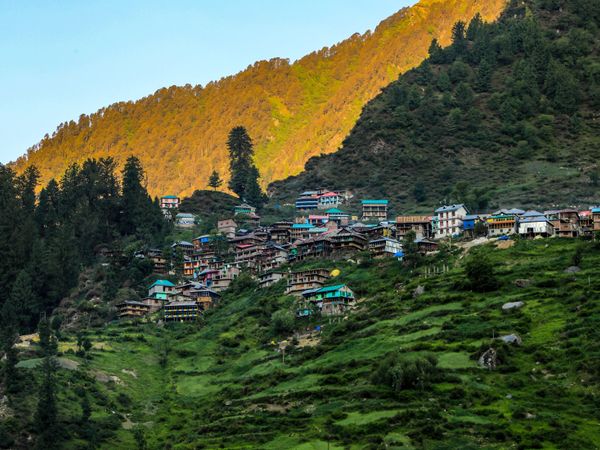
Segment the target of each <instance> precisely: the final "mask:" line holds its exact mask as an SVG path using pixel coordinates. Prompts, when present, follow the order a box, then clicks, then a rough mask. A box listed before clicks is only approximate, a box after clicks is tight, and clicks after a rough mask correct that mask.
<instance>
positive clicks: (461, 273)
mask: <svg viewBox="0 0 600 450" xmlns="http://www.w3.org/2000/svg"><path fill="white" fill-rule="evenodd" d="M578 249H579V250H578ZM471 252H475V254H474V255H470V256H469V257H467V258H466V260H468V261H469V260H470V259H469V258H470V257H474V258H476V259H480V258H487V259H488V260H489V261H490V263H491V264H493V266H494V267H495V268H496V274H495V276H496V277H497V279H498V289H497V290H495V291H494V292H488V293H480V292H472V291H471V290H470V289H469V288H467V287H465V280H466V277H465V264H464V261H465V259H461V257H460V255H458V254H456V255H454V256H451V253H446V254H445V255H446V256H442V255H438V256H435V257H430V258H427V261H426V264H424V265H423V266H422V267H420V268H419V269H418V270H417V271H414V270H412V269H410V268H408V267H405V266H403V265H402V264H400V263H399V262H398V261H395V260H391V259H388V260H377V261H369V260H364V261H363V262H362V263H361V264H359V265H357V264H353V263H350V262H347V261H337V262H334V261H328V260H322V261H318V262H315V263H313V264H319V265H322V266H323V267H325V268H328V269H333V268H337V269H339V270H340V271H341V274H340V276H339V281H340V282H341V283H347V284H348V285H349V286H350V287H351V288H352V289H353V290H354V292H355V293H356V294H357V295H358V296H359V298H360V302H359V304H358V308H357V309H356V310H354V311H353V312H351V313H350V314H348V317H346V318H344V319H338V320H328V319H327V318H323V319H321V318H315V320H312V321H307V320H308V319H299V320H298V321H296V323H295V324H294V325H293V327H294V328H295V330H296V331H297V332H298V334H299V335H300V336H299V337H297V338H293V337H292V331H291V330H289V329H287V330H284V331H281V328H282V326H281V324H280V325H278V326H277V327H276V326H275V322H274V321H273V320H272V317H277V316H279V315H280V313H278V312H280V311H287V312H288V313H290V312H291V311H293V310H294V300H293V299H292V298H290V297H289V296H285V295H283V291H284V288H285V286H284V284H282V283H279V284H277V285H274V286H272V287H270V288H268V289H257V288H256V284H255V283H254V282H252V281H251V280H249V279H248V278H246V277H241V278H239V279H238V282H237V283H236V284H235V285H234V286H233V288H232V289H231V290H229V291H227V292H225V293H224V296H223V299H222V301H221V303H220V305H219V306H217V307H216V308H215V309H213V310H211V311H210V312H209V313H206V315H205V317H204V320H203V321H202V322H201V323H200V324H178V323H172V324H169V325H166V326H157V324H156V323H135V322H134V323H127V322H125V323H123V322H121V323H118V322H116V323H115V322H113V323H111V324H108V325H106V326H104V327H96V328H91V327H90V328H87V329H86V330H85V336H86V337H87V339H89V340H90V341H91V344H92V348H91V350H90V351H88V352H81V351H77V352H76V351H75V349H76V348H77V341H78V340H79V339H81V337H80V336H81V335H80V334H78V333H75V332H68V331H64V332H63V333H61V341H60V343H59V351H60V352H61V353H60V354H61V357H60V358H59V363H60V365H61V369H59V370H58V373H57V375H56V377H57V387H56V390H57V392H56V394H57V398H58V413H59V418H60V422H59V424H58V425H57V427H56V428H57V429H59V430H60V432H59V433H57V437H58V439H60V441H59V442H58V443H57V448H88V447H89V446H93V447H95V448H102V449H131V448H150V449H155V448H172V449H192V448H209V449H215V448H227V449H251V448H252V449H255V448H256V449H258V448H260V449H273V450H275V449H277V450H280V449H281V450H283V449H296V450H301V449H323V450H324V449H326V448H331V449H343V448H352V449H380V448H407V449H449V448H452V449H478V448H497V449H504V448H522V449H531V448H564V449H588V448H589V449H591V448H595V447H596V446H597V443H598V441H599V440H600V428H599V426H598V419H599V417H600V416H599V412H598V411H599V410H598V388H599V386H600V385H599V383H600V368H599V366H598V364H597V362H598V358H599V357H600V353H599V351H600V346H599V343H598V326H599V325H600V324H599V320H600V319H599V318H600V303H599V302H598V301H595V299H597V298H598V294H599V293H600V278H599V277H598V271H597V267H598V265H599V264H600V248H599V247H598V243H593V242H581V241H578V240H574V239H573V240H571V239H547V240H541V241H525V240H522V241H518V242H516V243H515V245H514V246H512V247H511V248H508V249H500V248H496V246H495V245H494V244H490V245H486V246H482V247H479V248H475V249H472V250H471V251H470V253H471ZM459 253H460V252H459ZM576 254H579V255H580V258H579V259H580V261H579V265H580V267H581V272H579V273H577V274H573V273H566V272H565V269H566V268H567V267H569V266H570V265H572V264H573V262H572V260H573V257H574V255H576ZM444 265H446V266H449V271H448V272H447V273H444V274H439V275H429V276H426V275H425V269H426V268H427V267H429V268H431V267H433V266H436V267H441V266H444ZM295 268H297V267H295ZM524 277H525V278H526V279H524ZM86 281H87V280H86ZM98 283H101V282H99V281H98V278H93V277H92V278H91V280H90V281H89V282H87V283H86V284H85V285H84V286H85V289H82V292H81V293H80V294H79V295H80V297H81V298H80V300H79V301H78V303H76V305H77V308H79V309H78V315H79V316H81V317H82V318H85V317H86V315H87V314H90V315H91V314H95V313H97V311H94V310H93V308H90V302H89V300H88V298H89V297H88V296H87V292H88V291H90V292H91V291H93V290H97V289H98V287H96V284H98ZM419 286H421V288H420V291H423V293H422V294H421V295H414V294H413V292H415V290H416V289H417V287H419ZM100 289H101V287H100ZM93 295H95V294H93ZM507 302H522V303H523V304H522V307H521V308H520V309H513V310H509V311H505V310H503V308H502V306H503V305H504V304H505V303H507ZM276 313H277V314H276ZM292 317H293V316H292ZM317 325H320V330H319V331H317V330H316V326H317ZM513 334H514V335H516V336H518V338H516V339H517V342H519V343H520V345H518V344H505V343H503V342H502V341H501V340H500V339H499V338H500V337H503V336H510V335H513ZM279 343H281V346H282V347H283V346H285V345H287V349H286V352H285V360H284V359H283V355H282V354H281V352H279V351H278V348H279ZM490 348H492V349H494V350H495V351H496V355H497V364H496V367H495V369H494V370H488V369H484V368H481V367H479V366H478V364H477V361H478V359H479V358H480V356H481V355H483V354H484V353H485V352H487V351H488V350H489V349H490ZM36 349H37V346H35V345H34V346H32V347H22V348H21V350H20V355H19V359H20V362H19V364H18V365H17V373H18V374H19V376H20V379H21V380H22V381H21V383H22V385H23V388H22V390H21V391H20V393H19V394H9V395H10V398H11V400H12V401H11V402H10V403H5V406H4V407H3V410H2V411H3V414H4V415H3V420H0V447H2V448H31V446H32V442H34V441H33V440H32V436H31V435H32V434H33V435H35V434H38V433H40V431H41V430H40V428H39V427H37V426H34V422H32V421H33V419H32V414H31V413H30V411H31V409H32V408H35V406H34V405H35V404H36V398H35V396H36V392H37V389H35V388H34V387H33V382H32V381H31V380H32V379H33V376H34V375H35V374H36V372H37V376H38V377H40V378H41V374H40V373H39V372H40V370H32V369H33V368H34V367H36V365H39V364H40V359H36V358H35V353H34V351H35V350H36ZM86 401H87V402H88V406H87V409H88V410H89V411H91V412H92V414H91V417H90V418H89V420H85V419H82V417H85V409H84V406H83V405H85V402H86ZM82 411H83V414H82ZM88 415H89V414H88ZM34 439H35V437H34ZM15 441H16V442H15ZM140 442H147V445H140ZM136 443H137V444H136Z"/></svg>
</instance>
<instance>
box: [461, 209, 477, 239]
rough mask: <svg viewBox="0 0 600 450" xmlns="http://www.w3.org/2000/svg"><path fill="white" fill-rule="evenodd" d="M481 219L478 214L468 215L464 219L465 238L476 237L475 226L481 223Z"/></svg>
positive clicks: (463, 231)
mask: <svg viewBox="0 0 600 450" xmlns="http://www.w3.org/2000/svg"><path fill="white" fill-rule="evenodd" d="M480 222H481V219H480V217H479V216H478V215H477V214H467V215H465V216H464V217H463V219H462V233H463V235H464V236H466V237H469V238H472V237H474V236H475V225H476V224H477V223H480Z"/></svg>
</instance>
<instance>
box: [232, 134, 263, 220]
mask: <svg viewBox="0 0 600 450" xmlns="http://www.w3.org/2000/svg"><path fill="white" fill-rule="evenodd" d="M227 147H228V148H229V170H230V171H231V179H230V180H229V189H231V190H232V191H233V192H235V193H236V194H237V195H238V197H240V198H241V199H243V200H244V201H247V202H249V203H252V204H253V206H256V207H257V208H259V207H261V206H262V205H263V204H264V194H263V193H262V191H261V189H260V185H259V184H258V179H259V178H260V174H259V172H258V169H257V168H256V166H255V165H254V162H253V160H252V158H253V156H254V148H253V146H252V140H251V139H250V136H249V135H248V132H247V131H246V129H245V128H244V127H235V128H233V129H232V130H231V131H230V133H229V139H228V140H227Z"/></svg>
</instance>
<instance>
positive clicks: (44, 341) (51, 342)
mask: <svg viewBox="0 0 600 450" xmlns="http://www.w3.org/2000/svg"><path fill="white" fill-rule="evenodd" d="M38 334H39V337H40V350H41V353H42V355H44V356H45V357H47V358H48V357H51V356H54V355H56V351H57V349H58V343H57V342H56V338H55V337H54V335H53V333H52V330H51V329H50V321H49V320H48V318H47V317H46V316H44V317H42V319H41V320H40V323H39V325H38Z"/></svg>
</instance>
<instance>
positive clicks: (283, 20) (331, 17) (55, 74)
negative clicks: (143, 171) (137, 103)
mask: <svg viewBox="0 0 600 450" xmlns="http://www.w3.org/2000/svg"><path fill="white" fill-rule="evenodd" d="M415 2H416V1H415V0H196V1H177V0H173V1H166V0H165V1H153V0H145V1H141V0H96V1H88V0H77V1H75V0H73V1H71V0H62V1H58V0H43V1H42V0H27V1H23V0H0V162H3V163H6V162H8V161H11V160H14V159H15V158H16V157H18V156H19V155H21V154H23V153H24V152H25V150H26V149H27V148H28V147H30V146H31V145H32V144H35V143H36V142H38V141H39V140H40V139H41V138H42V136H43V135H44V134H45V133H49V134H51V133H52V131H54V130H55V128H56V126H57V125H58V124H59V123H61V122H64V121H68V120H77V118H78V117H79V115H80V114H82V113H86V114H87V113H91V112H94V111H96V110H97V109H99V108H101V107H103V106H106V105H109V104H111V103H114V102H116V101H120V100H133V99H137V98H140V97H143V96H145V95H148V94H150V93H153V92H154V91H156V90H157V89H159V88H161V87H163V86H171V85H184V84H186V83H190V84H192V85H195V84H206V83H207V82H208V81H211V80H215V79H219V78H221V77H222V76H226V75H231V74H234V73H237V72H239V71H240V70H242V69H244V68H246V67H247V66H248V65H249V64H252V63H253V62H254V61H256V60H259V59H269V58H272V57H275V56H279V57H284V58H290V59H292V60H294V59H297V58H299V57H301V56H302V55H304V54H306V53H309V52H311V51H313V50H317V49H320V48H322V47H324V46H329V45H331V44H335V43H336V42H339V41H341V40H343V39H345V38H346V37H348V36H350V35H351V34H352V33H355V32H361V33H362V32H364V31H366V30H368V29H373V28H374V27H375V26H376V25H377V24H378V23H379V22H380V21H381V20H382V19H384V18H385V17H387V16H389V15H391V14H393V13H394V12H396V11H397V10H399V9H400V8H402V7H404V6H408V5H410V4H414V3H415Z"/></svg>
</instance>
